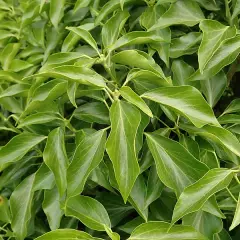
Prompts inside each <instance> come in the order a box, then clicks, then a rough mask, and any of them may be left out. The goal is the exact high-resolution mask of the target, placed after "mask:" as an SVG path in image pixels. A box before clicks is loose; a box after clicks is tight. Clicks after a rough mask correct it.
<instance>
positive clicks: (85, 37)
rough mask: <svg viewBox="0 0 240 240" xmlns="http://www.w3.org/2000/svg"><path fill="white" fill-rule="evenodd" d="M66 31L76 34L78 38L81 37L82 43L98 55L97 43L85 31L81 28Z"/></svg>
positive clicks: (71, 28)
mask: <svg viewBox="0 0 240 240" xmlns="http://www.w3.org/2000/svg"><path fill="white" fill-rule="evenodd" d="M67 29H68V30H70V31H72V32H74V33H75V34H77V35H78V36H79V37H81V38H82V39H83V40H84V41H86V42H87V43H88V44H89V45H90V46H91V47H92V48H93V49H95V50H96V52H97V53H98V55H100V53H99V51H98V46H97V43H96V42H95V40H94V38H93V37H92V36H91V34H90V33H89V32H88V31H86V30H85V29H83V28H81V27H76V28H75V27H68V28H67Z"/></svg>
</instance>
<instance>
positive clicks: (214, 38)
mask: <svg viewBox="0 0 240 240" xmlns="http://www.w3.org/2000/svg"><path fill="white" fill-rule="evenodd" d="M199 28H200V29H201V30H202V32H203V38H202V42H201V45H200V47H199V50H198V62H199V69H200V72H201V73H202V72H203V70H204V68H205V67H206V65H207V64H208V62H209V61H210V60H211V58H212V56H213V55H214V53H215V52H216V51H217V50H218V48H219V47H220V46H221V44H222V42H223V41H224V40H226V39H229V38H232V37H234V36H235V35H236V28H234V27H229V26H225V25H223V24H221V23H220V22H218V21H214V20H203V21H202V22H201V23H200V25H199Z"/></svg>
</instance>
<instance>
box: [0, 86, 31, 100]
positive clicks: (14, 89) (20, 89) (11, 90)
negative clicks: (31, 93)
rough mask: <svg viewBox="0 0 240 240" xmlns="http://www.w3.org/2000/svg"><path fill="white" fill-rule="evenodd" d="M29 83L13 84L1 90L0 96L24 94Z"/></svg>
mask: <svg viewBox="0 0 240 240" xmlns="http://www.w3.org/2000/svg"><path fill="white" fill-rule="evenodd" d="M29 88H30V85H28V84H14V85H11V86H10V87H8V88H7V89H5V90H4V91H2V92H1V94H0V98H4V97H12V96H26V95H27V91H28V90H29Z"/></svg>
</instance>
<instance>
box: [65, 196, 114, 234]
mask: <svg viewBox="0 0 240 240" xmlns="http://www.w3.org/2000/svg"><path fill="white" fill-rule="evenodd" d="M65 214H66V215H67V216H72V217H75V218H77V219H79V220H80V221H81V222H82V223H83V224H84V225H85V226H87V227H89V228H91V229H94V230H97V231H105V226H106V227H108V228H111V222H110V219H109V216H108V213H107V211H106V209H105V208H104V206H103V205H102V204H101V203H100V202H98V201H97V200H95V199H93V198H90V197H86V196H76V197H72V198H70V199H69V200H68V201H67V204H66V207H65Z"/></svg>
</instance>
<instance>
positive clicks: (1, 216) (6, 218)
mask: <svg viewBox="0 0 240 240" xmlns="http://www.w3.org/2000/svg"><path fill="white" fill-rule="evenodd" d="M0 221H1V222H4V223H11V214H10V209H9V203H8V199H7V198H6V197H4V196H0Z"/></svg>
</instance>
